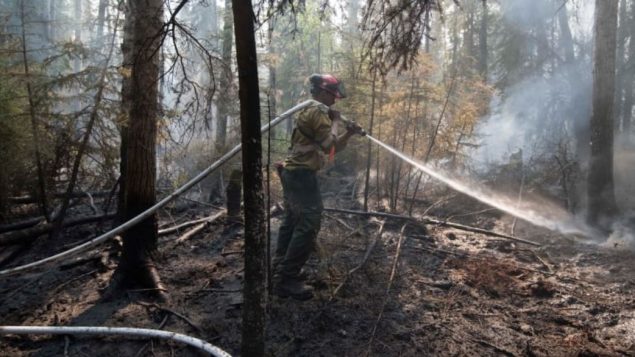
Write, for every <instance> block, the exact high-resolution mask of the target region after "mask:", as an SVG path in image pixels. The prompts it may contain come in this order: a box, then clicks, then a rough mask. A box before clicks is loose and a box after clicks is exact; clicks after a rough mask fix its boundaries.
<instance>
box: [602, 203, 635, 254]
mask: <svg viewBox="0 0 635 357" xmlns="http://www.w3.org/2000/svg"><path fill="white" fill-rule="evenodd" d="M628 216H630V218H622V219H620V220H618V221H616V222H614V223H613V226H612V232H611V235H610V236H609V238H608V239H607V240H606V241H605V242H604V243H602V244H600V245H601V246H603V247H607V248H614V249H620V250H632V251H635V218H633V217H635V215H634V212H630V214H629V215H628Z"/></svg>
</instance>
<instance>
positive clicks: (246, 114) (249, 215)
mask: <svg viewBox="0 0 635 357" xmlns="http://www.w3.org/2000/svg"><path fill="white" fill-rule="evenodd" d="M232 5H233V12H234V22H235V23H234V31H235V35H236V59H237V63H238V73H240V74H241V75H240V76H239V77H238V83H239V88H240V89H239V97H240V127H241V142H242V152H243V154H242V164H243V172H244V173H248V174H246V175H243V187H244V198H245V285H244V290H243V299H244V309H243V315H242V317H243V324H242V344H241V355H243V356H254V357H258V356H263V355H264V352H265V308H264V305H265V281H266V279H265V278H266V277H265V272H266V264H265V263H266V261H267V257H266V249H265V248H266V239H265V238H266V237H265V232H266V229H265V213H264V193H263V188H262V146H261V133H260V93H259V89H258V61H257V57H256V38H255V35H254V18H255V16H254V13H253V7H252V5H251V1H249V0H233V1H232Z"/></svg>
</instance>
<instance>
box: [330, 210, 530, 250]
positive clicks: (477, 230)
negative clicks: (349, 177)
mask: <svg viewBox="0 0 635 357" xmlns="http://www.w3.org/2000/svg"><path fill="white" fill-rule="evenodd" d="M324 210H325V211H328V212H338V213H347V214H357V215H361V216H376V217H385V218H393V219H401V220H409V221H411V222H413V223H415V224H421V225H425V224H436V225H439V226H445V227H452V228H456V229H460V230H464V231H468V232H474V233H481V234H484V235H486V236H493V237H499V238H505V239H509V240H513V241H517V242H521V243H525V244H529V245H533V246H538V247H539V246H540V244H538V243H534V242H532V241H528V240H524V239H521V238H517V237H513V236H510V235H507V234H503V233H498V232H494V231H490V230H487V229H482V228H477V227H471V226H466V225H464V224H459V223H452V222H447V221H440V220H437V219H432V218H413V217H410V216H402V215H398V214H391V213H382V212H363V211H353V210H347V209H339V208H325V209H324Z"/></svg>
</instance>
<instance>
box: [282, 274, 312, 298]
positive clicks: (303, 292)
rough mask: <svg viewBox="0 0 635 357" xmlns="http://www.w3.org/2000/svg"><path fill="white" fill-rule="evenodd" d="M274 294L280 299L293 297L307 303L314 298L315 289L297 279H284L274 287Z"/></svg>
mask: <svg viewBox="0 0 635 357" xmlns="http://www.w3.org/2000/svg"><path fill="white" fill-rule="evenodd" d="M273 293H274V294H276V295H277V296H278V297H281V298H287V297H292V298H294V299H296V300H300V301H305V300H310V299H312V298H313V288H311V287H310V286H307V285H305V284H304V282H303V281H301V280H299V279H297V278H284V279H282V280H281V281H280V282H278V283H277V284H275V286H274V287H273Z"/></svg>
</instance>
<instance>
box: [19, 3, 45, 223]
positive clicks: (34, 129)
mask: <svg viewBox="0 0 635 357" xmlns="http://www.w3.org/2000/svg"><path fill="white" fill-rule="evenodd" d="M25 17H26V13H25V11H24V0H21V1H20V19H21V20H22V60H23V64H24V77H25V83H26V90H27V96H28V101H29V117H30V118H31V135H32V136H33V151H34V153H35V164H36V167H37V178H38V180H37V181H38V189H39V191H38V194H39V196H40V211H41V213H42V215H43V216H44V217H46V221H47V222H48V221H50V217H49V212H48V211H49V209H48V202H47V197H46V178H45V177H44V171H45V170H44V167H43V164H42V157H41V150H40V136H39V120H38V118H37V114H36V112H35V100H34V98H33V89H32V87H31V82H30V77H31V75H30V69H29V60H28V56H27V46H26V27H25V26H26V24H25V23H24V22H25Z"/></svg>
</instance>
